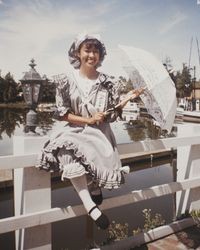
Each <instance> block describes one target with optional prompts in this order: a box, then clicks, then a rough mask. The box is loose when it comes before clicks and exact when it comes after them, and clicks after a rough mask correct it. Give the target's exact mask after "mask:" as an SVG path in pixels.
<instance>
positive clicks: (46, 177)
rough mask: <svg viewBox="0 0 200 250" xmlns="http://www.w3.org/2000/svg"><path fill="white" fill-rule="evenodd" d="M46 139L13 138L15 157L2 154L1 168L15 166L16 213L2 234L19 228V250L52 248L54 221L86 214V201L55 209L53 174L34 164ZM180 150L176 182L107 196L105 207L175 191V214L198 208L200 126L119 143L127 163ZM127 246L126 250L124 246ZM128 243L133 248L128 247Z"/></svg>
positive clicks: (138, 239)
mask: <svg viewBox="0 0 200 250" xmlns="http://www.w3.org/2000/svg"><path fill="white" fill-rule="evenodd" d="M45 140H47V138H45V137H23V136H20V137H17V136H16V137H14V142H13V146H14V155H12V156H2V157H0V169H14V194H15V195H14V196H15V199H14V202H15V216H13V217H9V218H5V219H1V220H0V233H6V232H10V231H15V230H17V231H16V249H20V250H22V249H34V248H35V247H36V246H40V249H48V250H49V249H51V223H52V222H56V221H60V220H65V219H69V218H73V217H78V216H81V215H84V214H86V211H85V209H84V207H83V206H82V205H78V206H73V207H71V206H68V207H65V208H51V182H50V178H51V177H50V173H48V172H45V171H39V170H38V169H36V168H35V167H33V166H34V165H35V161H36V157H37V152H38V151H39V149H40V147H41V145H42V144H43V143H44V141H45ZM171 148H176V149H177V169H178V172H177V181H176V182H172V183H167V184H163V185H158V186H154V187H150V188H146V189H143V190H134V191H132V192H130V193H127V194H124V195H120V196H117V197H112V198H109V199H105V200H104V202H103V204H102V205H101V206H100V208H101V209H103V210H106V209H112V208H114V207H119V206H124V205H127V204H131V203H135V202H140V201H142V200H147V199H152V198H155V197H160V196H164V195H168V194H172V193H177V194H176V213H177V215H180V214H181V213H184V212H185V211H186V210H192V209H200V196H199V195H198V194H199V189H200V153H199V152H200V126H198V125H196V126H191V125H190V126H187V125H182V126H180V127H179V128H178V137H176V138H167V139H159V140H151V141H150V140H148V141H141V142H135V143H130V144H121V145H119V147H118V149H119V152H120V157H121V159H122V161H123V162H131V161H132V160H133V159H134V158H135V156H136V155H138V154H140V155H142V154H146V153H147V152H149V151H150V152H151V153H152V152H156V151H158V150H166V149H167V150H168V149H171ZM193 224H194V222H193V220H192V219H191V218H188V219H184V220H182V221H178V222H173V223H172V224H169V225H165V226H162V227H159V228H156V229H154V230H151V231H149V232H147V233H141V234H138V235H137V236H135V237H134V238H133V237H130V238H128V239H126V240H123V241H120V242H117V243H115V244H113V245H112V246H111V245H109V246H108V247H106V246H105V247H102V249H129V248H130V247H134V246H137V245H138V244H142V243H145V242H149V241H152V240H155V239H157V238H160V237H163V236H165V235H168V234H171V233H173V232H175V231H178V230H181V229H183V228H185V227H188V226H191V225H193ZM125 246H126V247H127V248H126V247H125ZM128 247H129V248H128Z"/></svg>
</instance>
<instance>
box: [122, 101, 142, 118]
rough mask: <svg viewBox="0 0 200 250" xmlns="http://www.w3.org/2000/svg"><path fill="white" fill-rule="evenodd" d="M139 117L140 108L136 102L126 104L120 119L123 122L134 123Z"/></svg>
mask: <svg viewBox="0 0 200 250" xmlns="http://www.w3.org/2000/svg"><path fill="white" fill-rule="evenodd" d="M139 115H140V108H139V107H138V104H137V103H136V102H128V103H127V104H126V106H125V107H124V108H123V113H122V118H123V120H124V121H128V122H129V121H135V120H137V119H138V117H139Z"/></svg>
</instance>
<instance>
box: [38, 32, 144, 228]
mask: <svg viewBox="0 0 200 250" xmlns="http://www.w3.org/2000/svg"><path fill="white" fill-rule="evenodd" d="M68 55H69V60H70V63H71V64H72V65H73V67H74V68H75V70H74V71H73V72H71V73H70V74H68V75H58V76H55V78H54V79H55V82H56V83H57V93H56V104H57V112H56V117H57V118H58V119H59V120H61V121H66V122H68V123H67V125H66V126H65V127H64V129H63V130H61V131H56V132H54V133H53V134H52V136H51V138H50V140H49V141H48V142H47V143H46V144H45V146H44V148H43V150H42V153H41V156H40V157H39V161H38V164H37V167H39V168H42V169H46V170H49V171H62V180H65V179H70V180H71V183H72V184H73V186H74V188H75V190H76V191H77V193H78V195H79V197H80V199H81V200H82V202H83V205H84V207H85V209H86V211H87V213H88V215H89V216H90V217H91V218H92V219H93V220H94V221H95V223H96V225H97V226H98V227H99V228H101V229H106V228H108V226H109V220H108V218H107V216H106V215H105V214H103V213H102V212H101V211H100V209H99V208H98V206H97V205H100V204H101V203H102V200H103V198H102V192H101V187H104V188H107V189H112V188H118V187H119V186H120V185H121V184H122V183H123V182H124V178H123V167H122V166H121V162H120V159H119V155H118V152H117V149H116V141H115V137H114V134H113V132H112V130H111V127H110V122H113V121H115V120H116V118H117V116H118V115H120V113H121V109H122V108H123V106H124V105H125V104H126V103H127V101H128V100H130V98H135V97H136V96H138V95H139V94H140V93H141V92H139V91H132V92H130V93H129V96H128V98H126V99H125V100H124V101H123V102H122V103H120V104H119V105H118V106H117V109H116V108H115V107H116V105H117V104H118V103H119V90H120V82H119V81H116V80H113V78H112V77H109V76H107V75H105V74H103V73H101V72H99V71H97V68H98V67H99V66H100V65H101V63H102V61H103V60H104V57H105V55H106V49H105V46H104V44H103V42H102V41H101V40H100V38H99V36H95V35H80V36H79V37H77V39H76V40H75V41H74V42H73V44H72V45H71V48H70V50H69V52H68ZM130 95H131V96H130ZM113 110H114V112H109V111H113Z"/></svg>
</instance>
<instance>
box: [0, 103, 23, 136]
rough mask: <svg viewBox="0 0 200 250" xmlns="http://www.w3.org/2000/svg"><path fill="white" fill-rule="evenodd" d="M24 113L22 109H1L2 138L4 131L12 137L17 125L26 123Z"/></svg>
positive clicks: (0, 125)
mask: <svg viewBox="0 0 200 250" xmlns="http://www.w3.org/2000/svg"><path fill="white" fill-rule="evenodd" d="M24 114H25V113H24V110H21V109H4V108H1V109H0V139H2V134H3V133H5V134H7V135H8V136H9V137H11V136H12V135H13V134H14V131H15V129H16V127H20V125H21V124H24V121H25V117H24Z"/></svg>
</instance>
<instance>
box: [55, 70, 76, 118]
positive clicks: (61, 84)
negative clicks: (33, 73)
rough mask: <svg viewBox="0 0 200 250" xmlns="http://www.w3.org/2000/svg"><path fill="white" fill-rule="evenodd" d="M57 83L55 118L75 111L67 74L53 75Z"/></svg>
mask: <svg viewBox="0 0 200 250" xmlns="http://www.w3.org/2000/svg"><path fill="white" fill-rule="evenodd" d="M53 79H54V82H55V84H56V107H57V109H56V111H55V113H54V118H55V119H58V120H59V119H61V117H62V116H64V115H65V114H67V113H73V111H72V108H71V101H70V91H69V87H70V85H69V80H68V78H67V76H66V75H64V74H61V75H56V76H54V77H53Z"/></svg>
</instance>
